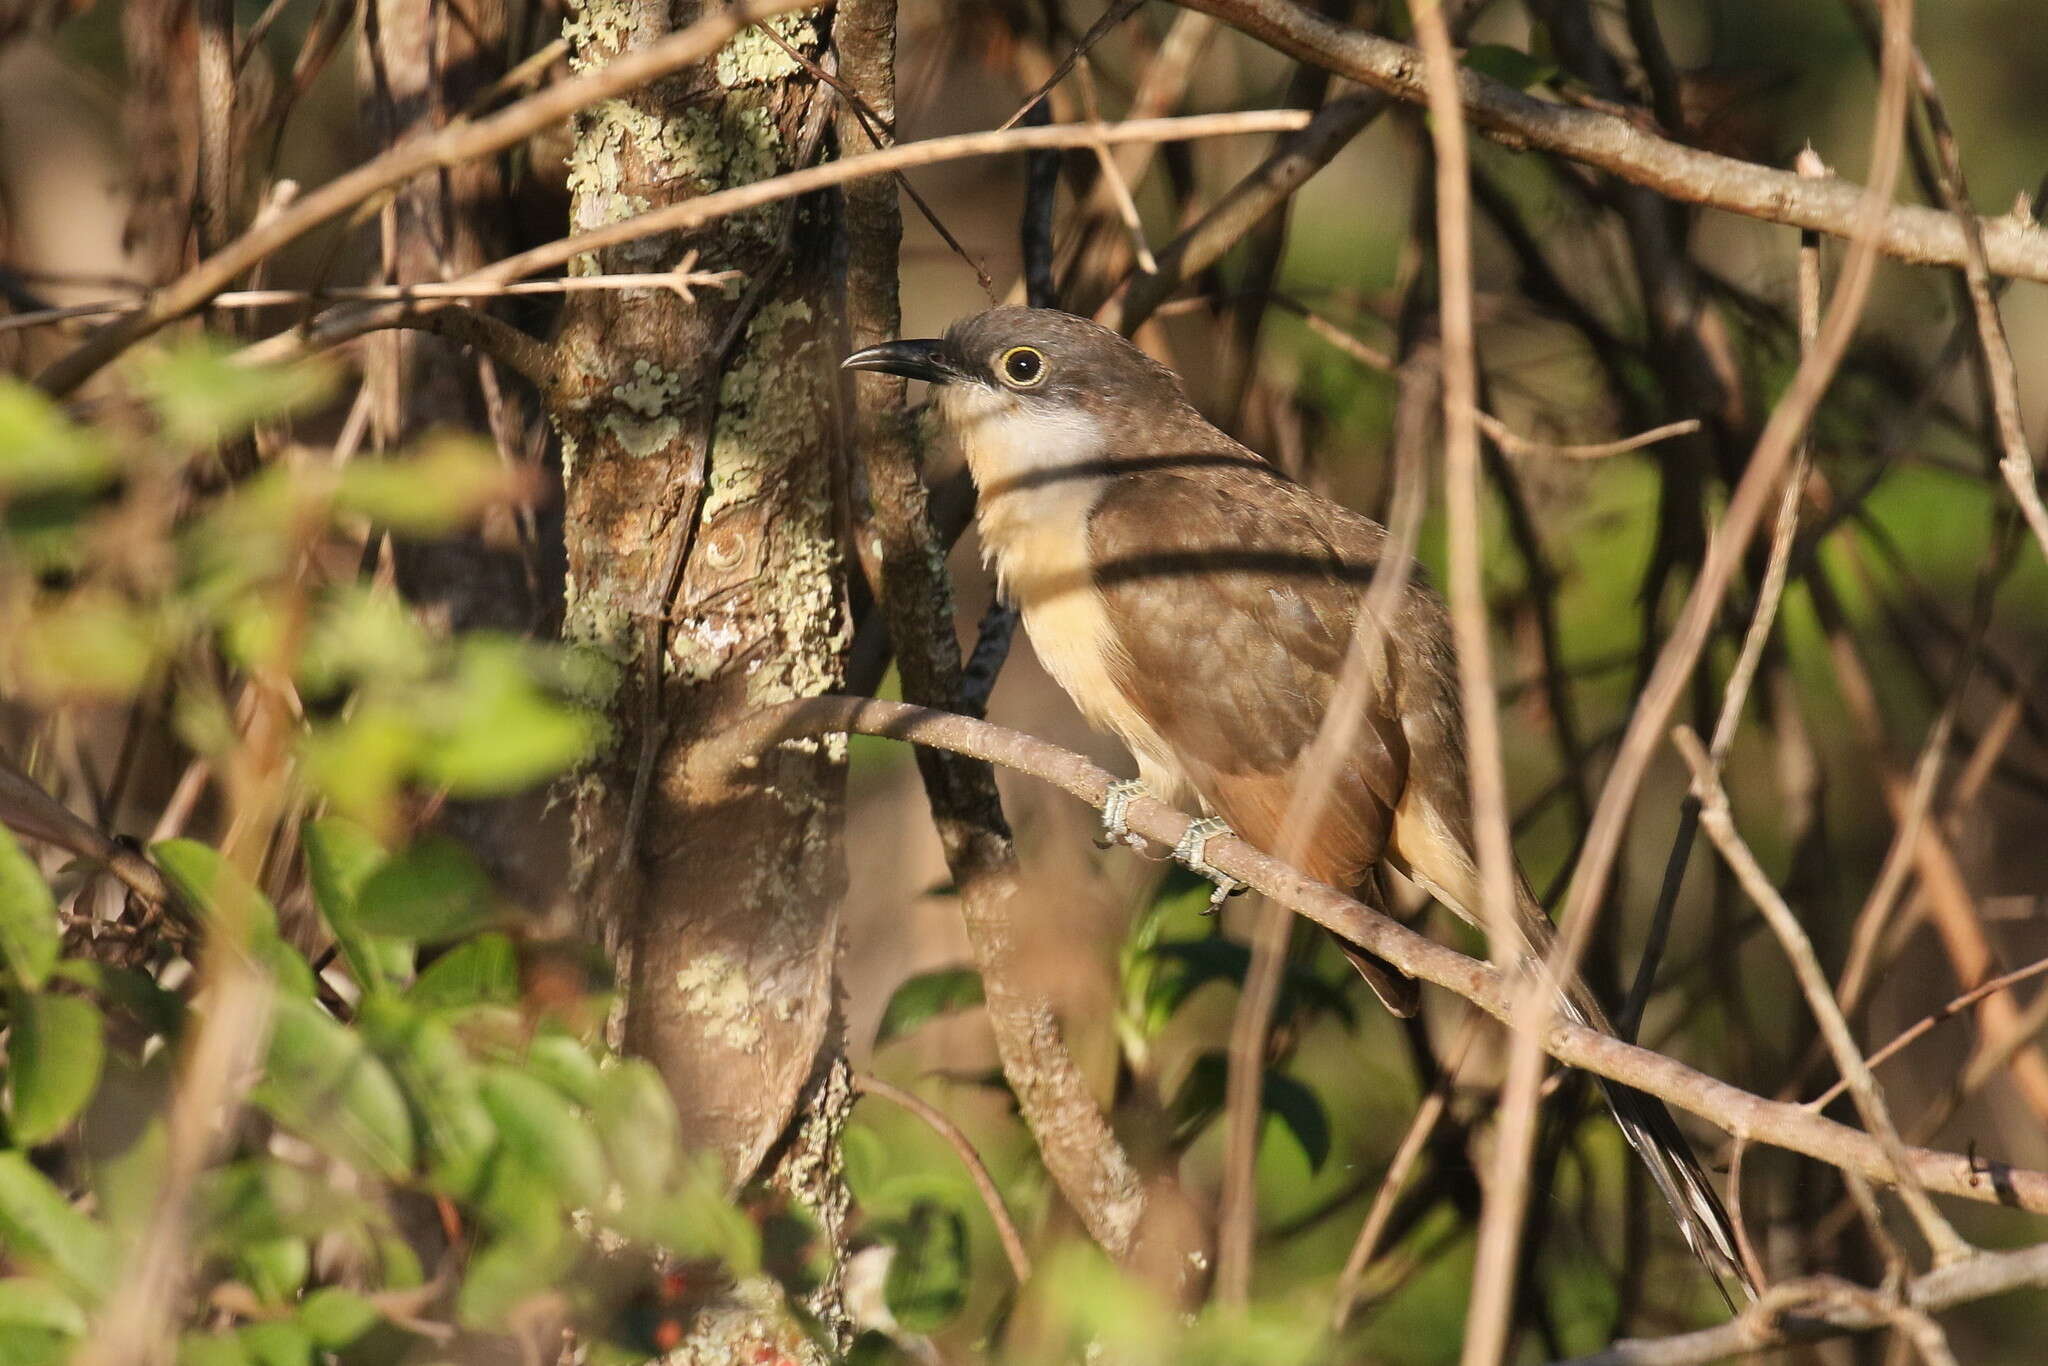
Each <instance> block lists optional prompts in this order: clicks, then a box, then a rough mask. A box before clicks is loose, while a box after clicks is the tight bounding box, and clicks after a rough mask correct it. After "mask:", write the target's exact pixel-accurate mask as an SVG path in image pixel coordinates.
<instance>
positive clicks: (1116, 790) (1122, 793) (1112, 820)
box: [1095, 778, 1152, 849]
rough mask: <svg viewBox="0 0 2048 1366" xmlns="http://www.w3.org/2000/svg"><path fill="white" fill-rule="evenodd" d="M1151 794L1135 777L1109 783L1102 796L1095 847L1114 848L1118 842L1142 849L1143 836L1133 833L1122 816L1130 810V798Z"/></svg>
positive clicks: (1143, 843) (1150, 790)
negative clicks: (1098, 831)
mask: <svg viewBox="0 0 2048 1366" xmlns="http://www.w3.org/2000/svg"><path fill="white" fill-rule="evenodd" d="M1151 795H1152V789H1151V788H1149V787H1146V786H1145V784H1144V783H1142V782H1140V781H1139V780H1138V779H1136V778H1125V779H1123V780H1122V781H1120V782H1114V783H1111V784H1110V785H1109V790H1108V791H1107V792H1105V793H1103V796H1102V832H1101V833H1100V834H1098V835H1096V837H1095V847H1096V848H1098V849H1114V848H1115V847H1116V846H1117V845H1119V844H1128V845H1130V846H1131V848H1133V849H1143V848H1144V847H1145V841H1144V839H1143V837H1141V836H1138V835H1133V834H1132V833H1131V827H1130V826H1128V825H1126V824H1124V818H1125V816H1126V815H1127V814H1128V813H1129V812H1130V809H1131V799H1132V798H1134V797H1149V796H1151Z"/></svg>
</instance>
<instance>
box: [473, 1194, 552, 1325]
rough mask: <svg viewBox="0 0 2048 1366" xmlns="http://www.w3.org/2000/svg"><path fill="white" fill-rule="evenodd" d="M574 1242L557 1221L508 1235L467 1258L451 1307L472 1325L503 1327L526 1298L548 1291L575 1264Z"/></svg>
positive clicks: (494, 1240) (532, 1297)
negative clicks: (466, 1265) (453, 1305)
mask: <svg viewBox="0 0 2048 1366" xmlns="http://www.w3.org/2000/svg"><path fill="white" fill-rule="evenodd" d="M577 1249H578V1244H577V1241H576V1240H575V1239H574V1238H572V1237H571V1236H570V1234H569V1232H568V1230H567V1228H565V1227H564V1226H563V1224H562V1221H560V1220H550V1221H548V1222H547V1223H545V1224H542V1225H540V1226H539V1227H538V1228H536V1229H533V1230H531V1231H529V1230H524V1229H522V1230H520V1231H518V1232H516V1233H508V1234H506V1235H505V1236H503V1237H500V1238H496V1239H493V1240H492V1241H491V1242H489V1243H487V1244H485V1245H484V1248H483V1250H482V1251H480V1252H478V1253H477V1254H476V1255H474V1256H473V1257H471V1258H470V1259H469V1266H468V1268H467V1270H466V1272H465V1274H464V1275H463V1278H462V1288H461V1289H460V1290H459V1291H457V1292H456V1296H455V1310H456V1314H457V1315H458V1316H459V1317H460V1318H461V1320H462V1322H463V1323H465V1324H467V1325H468V1326H470V1327H472V1328H483V1329H492V1328H500V1327H502V1326H504V1325H505V1323H506V1321H507V1320H508V1319H509V1318H510V1317H511V1314H512V1311H513V1310H515V1309H517V1308H518V1307H519V1306H520V1305H521V1304H524V1303H525V1302H526V1301H528V1300H531V1299H534V1298H535V1297H537V1296H540V1295H544V1294H548V1293H550V1292H552V1291H553V1290H554V1289H555V1287H556V1285H557V1283H558V1282H559V1281H560V1280H561V1279H562V1277H563V1276H564V1274H566V1273H567V1272H568V1270H569V1268H570V1267H571V1266H573V1265H574V1264H575V1261H576V1254H577Z"/></svg>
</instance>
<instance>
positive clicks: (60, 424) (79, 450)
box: [0, 375, 113, 500]
mask: <svg viewBox="0 0 2048 1366" xmlns="http://www.w3.org/2000/svg"><path fill="white" fill-rule="evenodd" d="M112 473H113V462H112V461H111V460H109V459H108V457H107V452H106V448H105V447H104V446H103V445H102V444H101V443H100V441H99V439H98V437H97V436H96V435H95V434H94V433H93V431H92V429H91V428H89V427H81V426H77V425H74V424H73V423H72V422H71V421H70V420H69V419H68V418H66V417H65V416H64V410H63V408H61V407H60V406H58V404H57V403H56V402H55V401H54V400H53V399H51V398H50V397H49V396H48V395H47V394H45V393H43V392H42V391H41V390H40V389H38V388H36V387H35V386H34V385H33V384H29V383H27V382H26V381H24V380H20V379H16V378H14V377H13V376H11V375H0V495H4V496H5V498H6V499H7V500H12V499H16V498H20V497H23V496H26V495H33V494H38V493H48V492H52V491H55V490H59V489H68V490H90V489H95V488H98V487H99V486H101V485H102V484H104V483H106V482H107V480H108V478H109V477H110V476H111V475H112Z"/></svg>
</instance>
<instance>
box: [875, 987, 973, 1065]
mask: <svg viewBox="0 0 2048 1366" xmlns="http://www.w3.org/2000/svg"><path fill="white" fill-rule="evenodd" d="M981 1002H982V989H981V974H980V973H979V972H976V971H975V970H974V969H973V968H940V969H938V970H936V971H934V972H921V973H919V974H917V975H916V976H915V977H912V978H910V979H909V980H907V981H905V982H904V983H903V985H902V986H900V987H898V988H896V993H895V995H893V996H891V997H890V998H889V1004H888V1005H887V1006H886V1007H884V1008H883V1010H882V1023H881V1024H880V1025H879V1026H878V1027H877V1028H876V1030H875V1047H877V1048H880V1047H881V1046H882V1045H883V1044H885V1043H888V1042H889V1041H890V1040H892V1039H897V1038H900V1037H902V1036H903V1035H905V1034H908V1033H910V1032H911V1031H912V1030H914V1029H916V1028H917V1027H918V1026H919V1025H922V1024H924V1023H925V1022H926V1021H927V1020H930V1019H932V1018H933V1017H935V1016H939V1015H946V1014H950V1013H952V1012H953V1011H956V1010H966V1009H968V1008H969V1007H971V1006H978V1005H980V1004H981Z"/></svg>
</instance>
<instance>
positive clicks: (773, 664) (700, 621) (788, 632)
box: [550, 0, 851, 1342]
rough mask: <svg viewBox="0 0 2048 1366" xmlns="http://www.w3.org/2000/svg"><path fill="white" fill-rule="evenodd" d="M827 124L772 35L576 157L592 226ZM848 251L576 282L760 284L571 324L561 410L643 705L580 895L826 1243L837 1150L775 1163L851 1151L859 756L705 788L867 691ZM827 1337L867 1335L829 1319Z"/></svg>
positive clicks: (579, 200) (598, 614)
mask: <svg viewBox="0 0 2048 1366" xmlns="http://www.w3.org/2000/svg"><path fill="white" fill-rule="evenodd" d="M710 9H711V6H710V5H708V4H705V3H697V2H696V0H676V3H673V4H663V3H655V2H654V0H584V3H582V4H580V5H578V6H575V7H573V8H572V10H571V16H570V20H569V24H568V34H569V37H570V41H571V43H572V61H573V63H574V64H575V65H576V67H577V68H578V69H579V70H588V69H591V68H592V67H594V66H597V65H601V64H603V63H605V62H606V61H607V60H609V59H611V58H612V57H614V56H616V55H617V54H620V53H623V52H627V51H631V50H633V49H636V48H640V47H644V46H646V45H648V44H650V43H652V42H654V41H656V40H658V39H659V38H660V37H662V36H663V35H664V34H666V33H668V32H671V31H673V30H675V29H679V28H681V27H683V26H684V25H686V24H688V23H690V22H692V21H693V20H695V19H697V18H698V17H699V15H700V14H701V13H708V12H709V11H710ZM767 22H768V23H770V24H772V25H773V27H774V28H775V30H776V32H777V34H778V35H779V36H780V37H781V38H782V39H783V41H784V42H786V43H787V44H789V45H790V46H791V47H793V48H795V49H796V50H798V51H800V52H803V53H805V54H806V55H810V56H816V55H818V54H819V53H820V52H821V51H822V50H823V47H824V45H825V43H826V41H827V39H828V37H829V28H830V18H829V15H828V14H821V13H818V12H816V11H810V12H805V13H801V14H791V15H785V16H781V17H778V18H775V19H772V20H769V21H767ZM828 98H829V95H828V94H827V92H825V91H823V90H822V89H820V88H819V87H818V86H816V85H815V84H814V82H813V81H812V79H811V78H810V77H809V76H808V75H807V74H806V73H805V71H804V69H803V68H802V66H800V65H799V64H798V63H797V62H795V61H793V60H792V59H791V58H790V57H789V56H788V55H787V54H786V53H785V52H784V51H783V49H782V48H780V47H778V46H776V45H775V44H774V43H773V42H772V41H770V40H769V39H768V38H767V37H766V36H765V35H764V34H763V33H762V32H761V31H760V30H759V29H748V30H746V31H743V32H742V33H741V34H740V35H739V36H738V37H737V38H735V39H734V40H733V41H732V42H731V43H729V44H727V45H726V46H725V47H724V48H723V49H721V50H720V51H719V52H718V53H717V54H715V56H714V57H712V58H711V59H710V60H708V61H706V62H703V63H701V64H699V65H698V66H695V67H691V68H687V69H685V70H683V71H680V72H678V73H677V74H676V75H675V76H672V77H669V78H666V79H663V80H660V81H657V82H655V83H653V84H652V85H649V86H647V87H645V88H642V89H639V90H636V91H634V92H633V93H630V94H628V95H626V96H623V97H621V98H618V99H614V100H610V101H607V102H605V103H602V104H599V105H597V106H594V107H593V108H591V109H589V110H588V111H586V112H585V113H584V114H583V115H581V116H580V117H579V119H578V121H577V127H576V139H575V148H574V151H573V153H572V156H571V162H570V189H571V193H572V203H571V215H572V218H573V221H574V226H575V227H577V228H579V229H583V228H590V227H594V226H597V225H599V224H603V223H607V222H611V221H615V220H617V219H619V218H622V217H625V216H627V215H630V214H633V213H638V212H642V211H645V210H646V209H648V208H650V207H652V206H654V205H657V204H668V203H674V202H676V201H678V200H680V199H685V198H689V197H693V196H696V195H700V194H704V193H707V192H709V191H713V190H717V189H722V188H726V187H730V186H733V185H738V184H744V183H748V182H751V181H755V180H759V179H762V178H764V177H767V176H771V175H775V174H777V173H778V172H782V171H786V170H789V169H791V168H792V167H793V166H795V165H798V164H800V163H801V162H803V161H805V160H807V159H810V158H811V156H812V155H813V148H814V147H815V146H816V144H817V137H816V133H817V131H818V129H819V128H820V126H821V125H820V120H821V119H822V118H823V117H825V115H826V114H827V113H828V106H826V105H824V104H821V103H820V102H821V101H823V100H825V99H828ZM837 232H838V225H837V222H836V219H835V217H834V216H833V214H832V212H831V207H830V204H829V203H824V204H821V203H818V202H815V201H795V202H794V203H793V204H791V205H786V206H784V205H778V206H772V207H770V208H767V209H764V210H761V211H758V212H756V213H752V214H747V215H742V216H738V217H734V218H730V219H726V220H723V221H721V222H719V223H717V224H715V225H711V226H709V227H706V228H703V229H701V230H698V231H694V232H690V233H687V234H670V235H667V236H661V237H654V238H649V239H646V240H643V241H639V242H634V243H629V244H626V245H623V246H620V247H617V248H615V249H610V250H607V251H605V252H603V253H600V254H598V255H597V256H595V257H585V258H582V259H579V260H578V261H577V262H575V263H573V264H572V267H571V269H572V271H577V272H583V273H595V272H599V271H605V272H619V271H659V270H667V269H672V268H674V267H675V266H676V265H678V264H679V263H680V262H681V261H682V260H683V258H684V256H685V255H686V254H687V253H689V252H692V251H695V252H696V253H698V260H699V261H700V263H701V264H702V265H704V266H705V267H707V268H710V269H737V270H740V271H743V272H745V284H744V286H743V287H742V288H741V289H739V290H738V291H736V292H733V293H728V294H726V295H724V296H717V295H712V294H708V293H700V294H699V296H698V297H697V298H696V300H695V301H685V300H682V299H680V298H678V297H676V296H675V295H674V294H672V293H669V292H667V291H644V292H643V291H605V292H603V293H590V294H581V295H576V296H572V299H571V302H570V304H569V306H568V309H567V312H566V314H565V320H564V327H563V331H562V334H561V337H560V339H559V342H558V344H557V354H556V383H555V388H554V391H553V393H552V394H551V395H550V406H551V409H552V415H553V417H554V420H555V422H556V425H557V428H558V430H559V431H560V433H561V436H562V444H563V465H564V477H565V484H566V496H567V507H566V514H565V523H566V524H565V535H566V539H567V552H568V562H569V590H568V597H567V604H566V621H565V631H566V634H567V635H568V636H569V638H570V639H572V640H575V641H578V642H581V643H583V644H585V645H587V646H589V647H591V648H593V649H595V650H598V651H600V652H602V653H604V654H605V655H607V656H609V657H610V658H611V659H612V660H613V661H614V662H615V663H616V664H617V666H618V668H619V678H620V683H619V687H618V689H617V692H616V694H615V696H614V698H613V700H612V704H611V714H612V719H613V722H614V727H615V744H614V746H613V748H612V750H611V752H610V754H609V755H608V756H607V757H606V758H605V759H604V760H602V761H601V762H599V763H597V764H595V765H593V766H592V767H591V769H590V770H589V771H588V772H587V773H586V775H585V776H584V778H583V779H582V782H581V785H580V787H579V790H578V792H577V794H576V799H575V811H574V819H575V826H576V830H575V851H574V852H575V867H574V869H573V872H572V877H573V879H574V883H575V888H576V893H577V896H578V899H579V901H580V902H581V904H582V906H583V907H584V908H585V910H586V912H587V913H588V914H589V915H590V917H591V918H592V920H593V921H594V924H595V927H596V928H597V929H598V930H599V931H600V932H602V933H603V934H604V935H605V936H606V938H607V940H608V942H609V943H610V944H611V945H612V946H613V948H614V949H615V951H616V952H617V954H618V956H619V960H620V964H621V974H622V976H621V980H622V982H623V984H624V986H625V988H626V1013H625V1019H624V1042H625V1044H626V1046H627V1047H628V1048H629V1049H631V1050H632V1051H634V1052H636V1053H639V1054H641V1055H642V1056H645V1057H647V1058H649V1059H651V1060H652V1061H653V1062H654V1063H655V1065H656V1066H657V1067H658V1068H659V1069H660V1070H661V1073H662V1075H663V1076H664V1078H666V1080H667V1082H668V1085H669V1089H670V1091H671V1092H672V1094H673V1095H674V1097H675V1100H676V1104H677V1107H678V1109H679V1110H680V1111H681V1113H682V1118H683V1122H684V1127H685V1133H686V1134H687V1136H688V1137H689V1139H690V1140H691V1141H692V1142H693V1143H694V1144H697V1145H699V1146H701V1147H702V1148H704V1149H707V1150H709V1151H712V1152H715V1153H716V1154H717V1155H718V1156H719V1157H720V1159H721V1160H722V1161H723V1163H724V1165H725V1170H726V1172H727V1174H728V1176H729V1177H730V1178H731V1180H732V1182H733V1183H734V1184H735V1185H739V1184H742V1183H745V1182H746V1181H747V1180H748V1179H749V1178H750V1177H753V1176H755V1175H756V1174H757V1173H758V1172H759V1169H760V1168H761V1166H762V1163H763V1159H764V1157H766V1156H767V1155H768V1154H769V1153H770V1151H771V1149H774V1150H775V1151H776V1153H777V1160H776V1161H775V1163H773V1164H772V1166H771V1169H770V1170H769V1171H768V1172H767V1173H765V1176H766V1179H767V1180H768V1181H769V1183H770V1184H771V1185H774V1186H775V1187H776V1188H777V1189H779V1190H781V1191H784V1192H785V1193H787V1194H788V1195H789V1196H790V1197H791V1198H792V1199H794V1200H797V1201H799V1202H801V1203H803V1204H804V1205H806V1206H807V1207H809V1208H810V1209H811V1210H812V1212H813V1214H814V1216H826V1215H828V1213H829V1211H827V1210H825V1209H821V1207H820V1202H821V1201H823V1202H824V1203H825V1204H827V1205H829V1204H830V1203H831V1201H832V1200H833V1199H836V1198H838V1197H833V1196H830V1194H829V1193H830V1192H831V1191H832V1190H833V1189H835V1188H836V1186H837V1175H836V1167H835V1164H836V1160H837V1159H836V1151H837V1145H836V1143H832V1142H822V1143H818V1144H810V1143H806V1142H795V1141H794V1140H793V1141H792V1142H791V1143H783V1144H781V1145H780V1146H779V1147H778V1141H779V1140H781V1139H782V1137H783V1136H784V1135H785V1133H790V1134H794V1135H796V1136H798V1137H799V1138H801V1137H802V1136H804V1135H812V1136H815V1135H818V1134H821V1133H822V1134H825V1135H826V1136H827V1137H829V1135H830V1134H831V1133H833V1132H836V1125H837V1124H838V1123H839V1122H840V1120H841V1118H842V1117H843V1115H844V1111H845V1107H846V1106H847V1105H849V1104H850V1103H851V1092H850V1090H849V1089H848V1088H847V1087H845V1086H844V1085H843V1084H841V1085H836V1086H835V1085H832V1084H830V1078H831V1077H832V1076H835V1075H839V1074H838V1072H837V1071H836V1070H835V1069H834V1068H832V1067H829V1066H825V1067H821V1066H820V1059H821V1057H822V1058H824V1059H826V1060H827V1061H829V1060H831V1059H833V1058H836V1056H837V1053H838V1048H839V1041H838V1039H837V1037H836V1025H835V1024H834V1023H833V1021H834V1012H833V1009H832V1005H833V999H832V992H833V985H832V983H833V967H834V958H835V948H836V936H837V933H838V924H839V900H840V895H841V892H842V890H843V885H844V878H845V870H844V863H843V859H842V856H841V848H840V841H841V833H842V824H843V803H844V787H845V768H844V754H845V747H844V742H843V740H840V739H832V740H829V741H822V742H806V743H800V744H796V745H790V746H783V747H781V748H779V749H777V750H776V751H775V752H773V753H771V754H768V755H765V756H764V757H763V758H762V760H761V762H760V763H759V764H757V765H755V766H753V767H751V768H749V769H747V770H744V771H741V772H737V773H734V774H731V775H729V776H721V777H719V778H717V779H715V780H713V781H711V782H702V781H695V780H693V779H692V777H691V775H690V772H689V765H688V757H689V755H690V753H691V752H692V751H693V749H694V748H695V747H697V746H698V745H699V744H701V743H702V742H704V741H705V740H707V739H709V738H712V737H715V736H717V735H718V734H719V733H721V732H722V731H724V730H726V729H728V728H729V727H730V726H731V724H732V723H733V721H734V719H735V718H736V717H738V716H739V715H741V714H743V713H745V712H748V711H750V710H752V709H754V708H757V707H760V706H762V705H764V704H768V703H772V702H777V701H783V700H787V699H790V698H796V697H802V696H807V695H811V694H815V693H819V692H825V691H829V690H830V689H831V688H832V687H833V686H834V685H835V684H836V682H837V680H838V679H839V678H840V676H841V671H842V655H843V652H844V649H845V644H846V635H847V631H846V615H845V606H844V597H845V593H844V583H843V576H842V567H841V563H840V554H839V550H838V536H837V528H838V524H839V514H838V507H839V503H838V499H839V497H840V492H839V490H840V480H839V479H838V478H837V477H836V471H835V463H836V460H837V453H836V443H835V441H834V440H833V437H832V432H831V422H830V414H831V403H832V392H833V390H832V386H833V384H834V382H835V381H834V379H833V370H832V367H833V365H834V363H835V362H836V360H837V357H836V355H835V354H834V348H833V346H832V344H831V339H832V335H833V331H834V328H833V326H832V325H831V320H830V319H829V318H828V317H827V316H826V309H825V305H824V300H826V299H827V298H829V297H830V293H831V291H830V289H829V285H830V281H831V267H832V259H833V256H834V249H835V246H836V241H835V238H836V234H837ZM792 1154H807V1155H805V1156H802V1157H801V1158H800V1159H799V1158H793V1157H792ZM792 1163H794V1167H792ZM820 1164H823V1165H822V1166H821V1165H820ZM823 1222H824V1223H825V1224H826V1226H827V1228H828V1231H829V1229H830V1227H831V1223H832V1221H831V1219H830V1218H829V1217H825V1218H823ZM826 1298H827V1300H828V1301H830V1300H832V1299H833V1298H834V1297H833V1296H832V1294H830V1293H829V1287H828V1294H827V1296H826ZM814 1308H817V1309H819V1310H820V1313H821V1318H822V1319H823V1321H824V1322H825V1323H827V1324H828V1325H838V1324H843V1322H844V1315H843V1312H840V1311H838V1310H837V1309H836V1308H835V1307H833V1306H832V1305H831V1304H830V1303H828V1304H825V1305H822V1306H814ZM706 1331H707V1332H709V1333H711V1334H712V1335H713V1336H714V1337H719V1338H722V1339H723V1340H726V1341H728V1342H729V1341H730V1340H731V1336H730V1333H728V1332H726V1331H725V1330H724V1329H718V1328H711V1327H707V1329H706Z"/></svg>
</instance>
